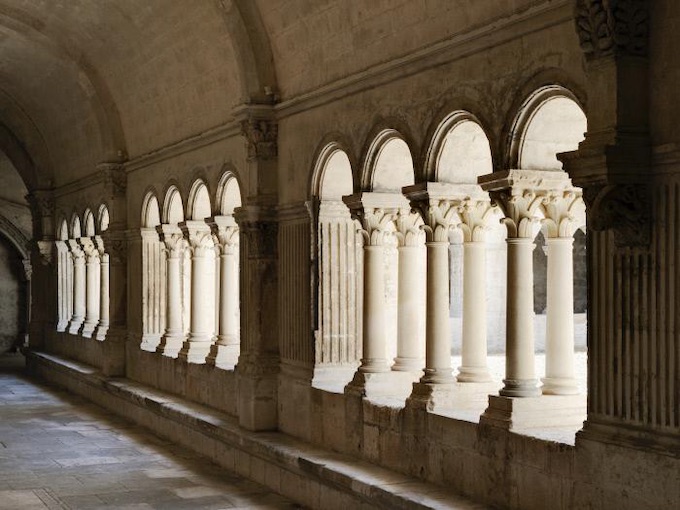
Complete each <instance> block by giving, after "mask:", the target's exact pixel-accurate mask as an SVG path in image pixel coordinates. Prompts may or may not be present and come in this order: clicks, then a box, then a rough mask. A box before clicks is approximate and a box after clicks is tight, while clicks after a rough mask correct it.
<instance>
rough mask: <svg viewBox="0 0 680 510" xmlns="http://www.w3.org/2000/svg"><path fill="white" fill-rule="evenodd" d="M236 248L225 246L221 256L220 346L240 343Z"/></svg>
mask: <svg viewBox="0 0 680 510" xmlns="http://www.w3.org/2000/svg"><path fill="white" fill-rule="evenodd" d="M235 250H236V247H235V246H225V247H224V248H223V251H222V254H221V255H220V308H219V335H218V337H217V343H218V344H219V345H238V343H239V334H238V332H239V314H238V308H239V307H238V301H239V288H238V268H237V265H236V252H235Z"/></svg>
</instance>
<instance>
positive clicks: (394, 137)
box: [368, 130, 414, 193]
mask: <svg viewBox="0 0 680 510" xmlns="http://www.w3.org/2000/svg"><path fill="white" fill-rule="evenodd" d="M372 147H374V148H375V149H372V152H373V154H372V155H371V159H372V160H373V161H372V165H371V166H370V167H369V169H368V170H369V172H370V173H369V175H370V189H371V191H377V192H392V193H401V188H403V187H404V186H409V185H411V184H413V182H414V168H413V157H412V156H411V149H409V146H408V144H407V143H406V142H405V141H404V140H403V139H402V138H401V137H399V135H398V133H397V132H396V131H391V130H387V131H385V132H383V133H381V134H380V135H379V136H378V137H377V138H376V140H375V141H374V142H373V144H372ZM370 163H371V162H369V164H370Z"/></svg>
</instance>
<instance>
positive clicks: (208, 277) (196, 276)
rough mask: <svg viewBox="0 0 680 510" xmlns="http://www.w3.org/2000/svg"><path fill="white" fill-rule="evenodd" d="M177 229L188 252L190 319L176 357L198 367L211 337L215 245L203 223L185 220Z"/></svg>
mask: <svg viewBox="0 0 680 510" xmlns="http://www.w3.org/2000/svg"><path fill="white" fill-rule="evenodd" d="M180 227H181V229H182V232H183V233H184V237H185V239H186V240H187V241H188V243H189V250H190V252H191V319H190V327H189V337H188V338H187V340H186V341H185V342H184V345H183V346H182V349H181V351H180V352H179V357H180V358H181V359H184V360H186V361H187V362H189V363H199V364H200V363H205V361H206V357H207V355H208V353H209V352H210V346H211V345H212V343H213V340H214V335H215V331H214V330H215V293H214V292H213V291H212V289H214V286H215V282H214V280H215V245H214V243H213V238H212V233H211V231H210V227H209V226H208V225H207V224H206V223H205V222H204V221H193V220H192V221H186V222H183V223H181V224H180Z"/></svg>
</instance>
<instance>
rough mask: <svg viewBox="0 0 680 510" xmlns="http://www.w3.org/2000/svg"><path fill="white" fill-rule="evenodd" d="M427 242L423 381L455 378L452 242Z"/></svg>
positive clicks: (442, 380) (441, 381)
mask: <svg viewBox="0 0 680 510" xmlns="http://www.w3.org/2000/svg"><path fill="white" fill-rule="evenodd" d="M426 246H427V320H426V337H425V338H426V340H425V374H424V375H423V377H422V378H421V379H420V381H421V382H423V383H448V382H452V381H453V375H452V368H451V325H450V322H449V242H448V239H446V240H445V241H443V240H441V237H440V236H437V240H434V241H429V242H427V243H426Z"/></svg>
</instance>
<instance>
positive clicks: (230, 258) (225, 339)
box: [207, 216, 241, 368]
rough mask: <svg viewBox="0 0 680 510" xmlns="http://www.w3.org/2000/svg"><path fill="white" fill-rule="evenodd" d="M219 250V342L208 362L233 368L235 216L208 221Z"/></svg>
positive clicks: (236, 303) (235, 337)
mask: <svg viewBox="0 0 680 510" xmlns="http://www.w3.org/2000/svg"><path fill="white" fill-rule="evenodd" d="M207 222H208V224H209V225H210V227H211V228H212V232H213V236H214V239H215V241H216V245H217V248H218V251H219V257H220V258H219V274H220V278H219V280H220V281H219V309H218V313H217V316H218V320H217V323H218V332H217V341H216V343H215V345H214V346H213V348H212V349H211V351H210V354H209V355H208V360H207V361H208V362H209V363H214V364H215V365H216V366H219V367H228V368H231V367H233V366H234V365H235V364H236V362H237V361H238V354H239V347H240V334H239V333H240V329H241V324H240V314H239V282H238V280H239V270H238V250H239V229H238V226H237V225H236V221H235V220H234V218H233V217H232V216H216V217H214V218H212V219H210V220H207Z"/></svg>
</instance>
